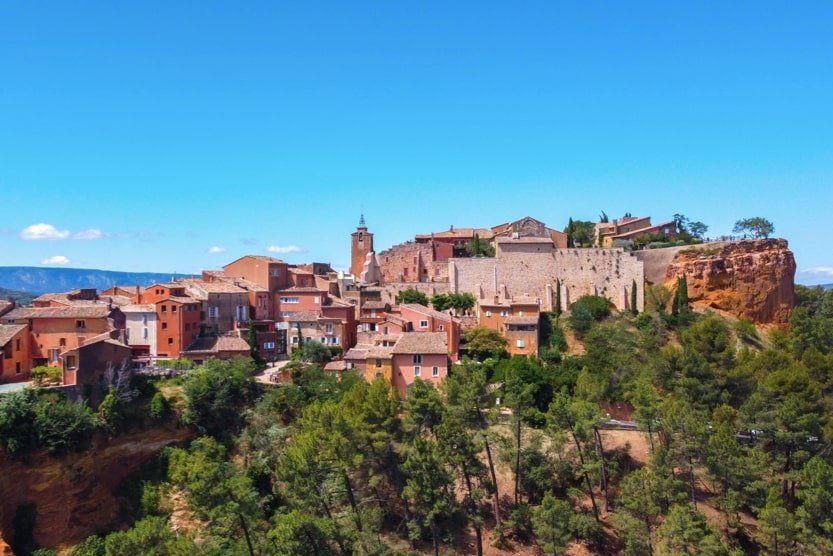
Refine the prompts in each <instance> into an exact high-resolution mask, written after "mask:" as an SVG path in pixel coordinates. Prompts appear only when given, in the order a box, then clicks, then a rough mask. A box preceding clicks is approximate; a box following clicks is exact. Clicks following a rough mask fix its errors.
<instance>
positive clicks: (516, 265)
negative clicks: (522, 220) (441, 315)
mask: <svg viewBox="0 0 833 556" xmlns="http://www.w3.org/2000/svg"><path fill="white" fill-rule="evenodd" d="M496 245H497V250H496V256H495V257H494V258H471V259H468V258H466V259H452V260H451V261H449V264H448V266H449V269H448V274H449V289H450V291H451V292H453V293H458V292H468V293H471V294H472V295H474V296H475V298H476V299H477V300H478V303H480V302H487V303H494V302H496V301H503V300H512V299H513V297H515V296H522V295H526V296H531V297H532V298H534V299H535V300H537V301H538V303H539V304H540V307H541V310H543V311H551V310H553V308H554V307H555V292H556V291H557V281H560V283H561V306H562V307H563V308H564V309H565V310H568V309H569V307H570V305H571V304H572V303H573V302H575V300H576V299H578V298H579V297H581V296H583V295H600V296H603V297H606V298H608V299H609V300H610V301H611V303H613V304H614V305H615V306H616V307H617V308H618V309H628V308H630V292H631V289H632V287H633V284H634V283H635V284H636V288H637V309H639V310H642V308H643V306H644V287H643V286H644V275H643V265H642V263H641V262H640V261H639V260H637V259H636V258H635V257H634V256H632V255H631V254H629V253H625V252H624V251H622V250H621V249H555V248H554V246H553V244H552V242H546V241H542V240H541V238H535V237H531V238H506V239H503V240H498V241H497V243H496Z"/></svg>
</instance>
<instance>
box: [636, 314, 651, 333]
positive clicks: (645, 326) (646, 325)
mask: <svg viewBox="0 0 833 556" xmlns="http://www.w3.org/2000/svg"><path fill="white" fill-rule="evenodd" d="M653 320H654V317H653V316H652V315H649V314H648V313H640V314H639V315H638V316H637V317H636V320H635V321H634V324H636V327H637V328H638V329H640V330H643V331H646V330H650V329H651V325H652V323H653Z"/></svg>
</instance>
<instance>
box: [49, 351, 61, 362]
mask: <svg viewBox="0 0 833 556" xmlns="http://www.w3.org/2000/svg"><path fill="white" fill-rule="evenodd" d="M59 355H60V350H57V349H50V350H49V361H50V362H51V363H57V362H58V356H59Z"/></svg>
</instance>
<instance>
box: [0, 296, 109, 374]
mask: <svg viewBox="0 0 833 556" xmlns="http://www.w3.org/2000/svg"><path fill="white" fill-rule="evenodd" d="M0 320H1V321H2V322H3V323H5V324H28V328H29V357H30V361H31V367H37V366H39V365H49V366H61V354H62V353H63V352H65V351H67V350H71V349H75V348H77V347H79V346H81V345H83V344H84V343H85V342H86V341H87V340H90V339H92V338H93V337H95V336H99V335H101V334H104V333H105V332H111V331H113V330H123V329H124V327H125V317H124V313H122V312H121V311H120V310H119V309H117V308H115V309H114V308H111V307H109V306H108V305H105V304H96V305H79V306H70V307H21V308H18V309H15V310H14V311H11V312H10V313H7V314H6V315H4V316H3V317H2V319H0Z"/></svg>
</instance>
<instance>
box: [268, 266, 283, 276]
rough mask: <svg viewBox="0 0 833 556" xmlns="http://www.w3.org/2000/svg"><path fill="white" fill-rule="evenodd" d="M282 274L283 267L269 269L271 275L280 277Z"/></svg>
mask: <svg viewBox="0 0 833 556" xmlns="http://www.w3.org/2000/svg"><path fill="white" fill-rule="evenodd" d="M280 275H281V269H280V268H270V269H269V276H275V277H278V276H280Z"/></svg>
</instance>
